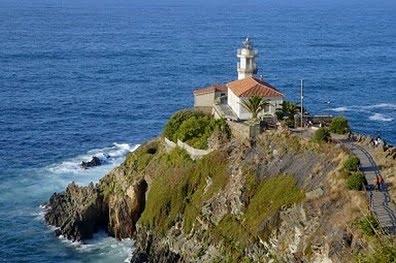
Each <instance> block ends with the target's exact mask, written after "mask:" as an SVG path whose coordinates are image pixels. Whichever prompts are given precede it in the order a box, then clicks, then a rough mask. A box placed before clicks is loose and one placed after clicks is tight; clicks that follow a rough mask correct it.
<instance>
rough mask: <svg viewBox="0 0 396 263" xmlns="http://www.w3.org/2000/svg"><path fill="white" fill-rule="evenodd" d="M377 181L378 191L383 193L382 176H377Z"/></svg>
mask: <svg viewBox="0 0 396 263" xmlns="http://www.w3.org/2000/svg"><path fill="white" fill-rule="evenodd" d="M378 178H379V180H378V184H379V190H380V191H383V190H384V179H383V178H382V176H378Z"/></svg>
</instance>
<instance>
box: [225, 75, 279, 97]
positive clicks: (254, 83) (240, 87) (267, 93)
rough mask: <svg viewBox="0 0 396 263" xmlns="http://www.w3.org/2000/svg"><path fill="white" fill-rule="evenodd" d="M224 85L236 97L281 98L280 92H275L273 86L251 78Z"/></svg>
mask: <svg viewBox="0 0 396 263" xmlns="http://www.w3.org/2000/svg"><path fill="white" fill-rule="evenodd" d="M226 85H227V87H228V88H229V89H230V90H232V92H234V93H235V95H237V96H238V97H251V96H263V97H283V94H282V92H280V91H279V90H277V89H276V88H275V87H274V86H272V85H271V84H269V83H267V82H265V81H262V80H258V79H255V78H253V77H249V78H244V79H239V80H235V81H232V82H229V83H227V84H226Z"/></svg>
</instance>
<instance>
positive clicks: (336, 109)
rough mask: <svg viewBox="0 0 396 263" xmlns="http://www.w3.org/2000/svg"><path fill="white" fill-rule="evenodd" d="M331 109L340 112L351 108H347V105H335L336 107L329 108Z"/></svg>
mask: <svg viewBox="0 0 396 263" xmlns="http://www.w3.org/2000/svg"><path fill="white" fill-rule="evenodd" d="M331 110H332V111H335V112H342V111H350V110H351V109H350V108H348V107H337V108H334V109H331Z"/></svg>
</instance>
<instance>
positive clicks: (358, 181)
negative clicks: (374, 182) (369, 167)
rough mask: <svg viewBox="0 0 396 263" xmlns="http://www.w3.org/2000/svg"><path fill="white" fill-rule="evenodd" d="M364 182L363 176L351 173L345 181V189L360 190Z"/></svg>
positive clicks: (359, 173)
mask: <svg viewBox="0 0 396 263" xmlns="http://www.w3.org/2000/svg"><path fill="white" fill-rule="evenodd" d="M364 182H365V178H364V175H363V174H362V173H361V172H353V173H351V175H350V176H349V177H348V179H347V188H348V189H349V190H358V191H360V190H362V187H363V183H364Z"/></svg>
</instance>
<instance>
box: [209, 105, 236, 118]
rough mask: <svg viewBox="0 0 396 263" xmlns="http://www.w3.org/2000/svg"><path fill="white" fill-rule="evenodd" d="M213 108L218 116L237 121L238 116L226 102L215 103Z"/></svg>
mask: <svg viewBox="0 0 396 263" xmlns="http://www.w3.org/2000/svg"><path fill="white" fill-rule="evenodd" d="M214 109H215V111H217V113H218V114H219V116H222V117H224V118H225V119H227V120H233V121H238V116H237V115H236V114H235V113H234V111H233V110H232V109H231V107H230V106H228V105H227V104H215V105H214Z"/></svg>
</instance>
